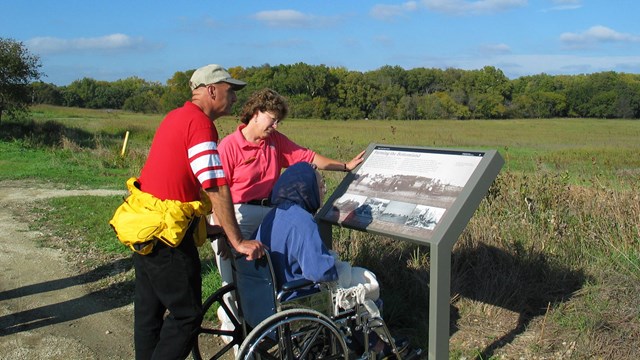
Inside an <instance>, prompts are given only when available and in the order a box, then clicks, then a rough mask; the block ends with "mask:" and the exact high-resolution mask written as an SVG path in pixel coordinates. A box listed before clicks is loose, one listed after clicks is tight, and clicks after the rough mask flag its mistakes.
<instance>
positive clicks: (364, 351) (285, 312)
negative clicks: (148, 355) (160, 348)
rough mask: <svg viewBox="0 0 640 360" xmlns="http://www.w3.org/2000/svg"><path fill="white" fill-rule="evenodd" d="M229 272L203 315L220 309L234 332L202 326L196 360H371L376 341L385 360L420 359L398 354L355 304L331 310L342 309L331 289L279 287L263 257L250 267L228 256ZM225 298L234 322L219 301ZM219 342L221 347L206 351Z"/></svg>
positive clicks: (378, 322)
mask: <svg viewBox="0 0 640 360" xmlns="http://www.w3.org/2000/svg"><path fill="white" fill-rule="evenodd" d="M232 269H233V275H234V282H233V283H231V284H228V285H226V286H224V287H221V288H220V289H218V290H217V291H216V292H215V293H214V294H212V295H211V296H210V297H209V298H208V299H207V300H206V301H205V302H204V304H203V311H204V313H205V314H207V312H210V311H211V312H212V313H215V312H213V309H214V308H216V307H221V308H222V309H223V311H224V312H225V313H226V315H227V316H228V317H229V319H230V320H231V322H232V323H233V327H234V328H233V329H228V330H222V329H220V328H219V326H218V323H217V321H213V322H209V321H207V320H204V321H203V323H202V324H201V326H200V329H199V333H198V336H197V340H196V342H195V344H194V347H193V351H192V356H193V358H194V359H196V360H201V359H229V358H232V357H233V356H234V353H235V359H291V360H293V359H345V360H348V359H349V360H356V359H363V360H365V359H371V360H375V359H376V358H377V352H375V351H373V349H372V347H371V346H370V345H369V343H370V339H374V337H376V336H377V337H378V338H380V339H382V340H383V341H385V342H386V343H387V344H389V345H390V346H391V349H392V354H391V355H392V356H391V357H390V358H394V357H395V358H397V359H399V360H403V359H405V360H406V359H416V358H419V357H420V354H421V350H420V349H414V350H412V351H410V352H409V354H403V353H401V351H399V349H398V348H397V346H396V344H395V342H394V340H393V338H392V337H391V334H390V332H389V329H388V328H387V326H386V324H385V323H384V320H383V319H382V318H381V317H380V316H379V315H378V316H375V315H372V312H371V311H369V310H367V308H368V307H367V306H365V305H363V304H362V303H361V302H360V301H356V303H355V306H353V307H352V308H348V309H343V308H341V307H340V306H336V303H339V304H344V303H340V302H339V299H336V297H337V294H338V293H339V292H338V291H336V289H335V286H332V284H327V283H314V282H311V281H309V280H298V281H292V282H289V283H286V284H281V285H280V286H279V284H277V283H276V277H275V275H274V271H273V266H272V263H271V258H270V256H269V255H268V254H267V255H266V256H264V257H262V258H260V259H258V260H255V261H247V260H246V259H245V258H244V257H238V256H234V257H233V259H232ZM230 293H233V295H235V298H236V301H237V304H238V314H239V316H238V317H239V318H237V317H236V316H234V315H233V312H232V311H231V309H230V308H229V306H228V304H227V303H226V302H225V301H224V298H225V297H226V296H228V295H227V294H230ZM337 301H338V302H337ZM374 333H375V334H374ZM372 336H373V337H372ZM222 337H226V339H227V341H226V344H224V345H223V346H222V347H220V346H213V347H212V346H211V344H212V343H222V341H220V340H221V338H222ZM393 355H394V356H393Z"/></svg>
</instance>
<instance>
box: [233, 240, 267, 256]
mask: <svg viewBox="0 0 640 360" xmlns="http://www.w3.org/2000/svg"><path fill="white" fill-rule="evenodd" d="M236 251H237V252H239V253H241V254H244V255H246V257H247V260H250V261H251V260H256V259H259V258H261V257H263V256H264V254H266V252H267V247H266V246H265V245H264V244H263V243H261V242H260V241H258V240H243V241H242V242H240V243H239V244H238V245H237V246H236Z"/></svg>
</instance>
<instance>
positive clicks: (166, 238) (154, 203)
mask: <svg viewBox="0 0 640 360" xmlns="http://www.w3.org/2000/svg"><path fill="white" fill-rule="evenodd" d="M127 189H128V190H129V193H130V195H129V196H128V197H127V198H126V199H125V200H124V202H123V203H122V205H120V206H119V207H118V208H117V209H116V212H115V214H114V215H113V218H112V219H111V221H109V225H111V227H112V228H113V229H114V230H115V232H116V236H117V237H118V240H120V242H121V243H123V244H124V245H126V246H128V247H129V248H130V249H131V250H133V251H135V252H137V253H139V254H142V255H146V254H148V253H150V252H151V250H153V246H154V245H155V243H156V241H157V240H161V241H162V242H163V243H165V244H167V245H168V246H171V247H176V246H178V245H180V242H181V241H182V239H183V238H184V236H185V234H186V233H187V230H188V229H189V227H190V226H191V224H192V222H193V221H197V222H198V224H197V226H196V227H195V229H194V231H193V240H194V242H195V244H196V245H197V246H200V245H202V244H203V243H204V242H205V240H206V239H207V228H206V226H207V224H206V223H207V222H206V221H205V216H206V215H207V214H209V213H211V201H210V200H209V197H208V196H206V194H205V193H204V191H203V192H202V193H201V195H202V196H201V199H200V200H199V201H190V202H182V201H178V200H160V199H158V198H157V197H155V196H153V195H151V194H149V193H146V192H143V191H142V190H140V183H139V182H138V179H137V178H135V177H132V178H130V179H129V180H127Z"/></svg>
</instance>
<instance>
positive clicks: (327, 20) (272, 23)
mask: <svg viewBox="0 0 640 360" xmlns="http://www.w3.org/2000/svg"><path fill="white" fill-rule="evenodd" d="M252 17H253V18H254V19H256V20H258V21H260V22H262V23H264V24H265V25H267V26H269V27H279V28H317V27H323V26H327V25H328V24H332V23H334V22H335V21H336V20H337V19H336V18H331V17H322V16H315V15H309V14H305V13H302V12H300V11H297V10H269V11H260V12H258V13H256V14H254V15H253V16H252Z"/></svg>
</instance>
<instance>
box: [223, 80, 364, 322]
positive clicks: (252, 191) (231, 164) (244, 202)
mask: <svg viewBox="0 0 640 360" xmlns="http://www.w3.org/2000/svg"><path fill="white" fill-rule="evenodd" d="M288 112H289V109H288V106H287V101H286V100H285V98H284V97H282V96H281V95H280V94H278V93H277V92H275V91H273V90H271V89H263V90H259V91H257V92H255V93H253V94H252V95H251V97H250V98H249V99H248V100H247V102H246V103H245V105H244V107H243V108H242V112H241V115H240V121H242V124H241V125H240V126H238V129H237V130H236V131H235V132H233V133H232V134H229V135H228V136H226V137H225V138H224V139H222V141H220V144H219V146H218V153H219V154H220V158H221V160H222V166H223V168H224V173H225V177H226V180H227V184H228V186H229V189H230V191H231V198H232V199H233V204H234V208H235V212H236V219H237V220H238V225H239V226H240V231H241V232H242V234H243V235H244V236H245V238H247V239H252V237H251V236H252V235H253V233H254V232H255V231H256V230H257V229H258V226H259V225H260V223H261V222H262V219H263V218H264V216H265V215H266V214H267V213H268V212H269V210H271V203H270V201H269V197H270V195H271V189H273V186H274V185H275V183H276V181H278V178H279V177H280V173H281V172H282V170H283V169H285V168H288V167H289V166H291V165H293V164H295V163H298V162H302V161H304V162H308V163H311V164H313V165H314V166H315V167H316V168H318V169H320V170H331V171H351V170H353V169H354V168H355V167H356V166H358V164H360V163H361V162H362V161H363V160H364V159H363V155H364V151H362V152H361V153H359V154H358V155H356V157H354V158H353V159H351V160H350V161H348V162H342V161H338V160H334V159H330V158H328V157H325V156H322V155H320V154H318V153H316V152H314V151H312V150H310V149H307V148H305V147H302V146H300V145H298V144H296V143H294V142H293V141H291V140H289V138H287V137H286V136H285V135H283V134H281V133H280V132H278V130H277V129H278V125H279V124H280V122H281V121H282V120H283V119H284V118H285V117H286V116H287V113H288ZM218 243H219V242H218V241H213V242H212V244H213V246H214V250H215V252H216V254H219V249H218V248H217V244H218ZM217 260H218V270H219V271H220V275H221V276H222V281H223V285H224V284H226V283H229V282H231V281H233V280H232V275H231V265H230V263H229V261H226V260H224V259H222V258H221V257H220V256H218V257H217ZM221 320H223V319H221Z"/></svg>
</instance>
